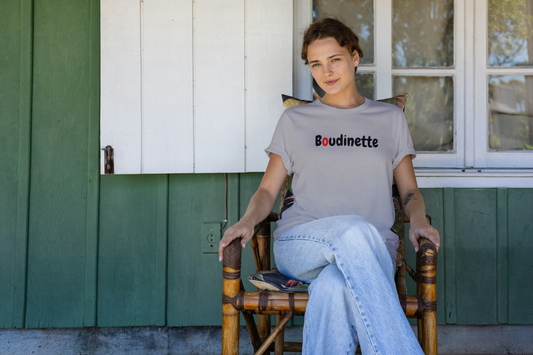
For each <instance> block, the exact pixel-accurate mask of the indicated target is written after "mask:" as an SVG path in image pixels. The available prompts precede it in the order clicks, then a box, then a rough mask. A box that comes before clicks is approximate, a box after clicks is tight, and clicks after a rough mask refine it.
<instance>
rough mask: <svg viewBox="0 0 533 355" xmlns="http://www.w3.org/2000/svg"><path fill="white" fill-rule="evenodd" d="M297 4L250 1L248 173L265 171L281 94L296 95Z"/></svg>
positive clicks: (247, 36)
mask: <svg viewBox="0 0 533 355" xmlns="http://www.w3.org/2000/svg"><path fill="white" fill-rule="evenodd" d="M292 23H293V5H292V2H291V1H287V0H271V1H256V0H249V1H247V2H246V29H245V56H246V61H245V63H246V74H245V75H246V78H245V83H246V171H247V172H252V171H265V168H266V166H267V164H268V158H267V156H266V154H265V153H264V149H265V148H266V147H267V146H268V145H269V144H270V140H271V138H272V134H273V133H274V128H275V127H276V123H277V122H278V119H279V117H280V115H281V113H282V112H283V103H282V100H281V94H286V95H292V48H293V45H292V42H293V41H292V32H293V30H292Z"/></svg>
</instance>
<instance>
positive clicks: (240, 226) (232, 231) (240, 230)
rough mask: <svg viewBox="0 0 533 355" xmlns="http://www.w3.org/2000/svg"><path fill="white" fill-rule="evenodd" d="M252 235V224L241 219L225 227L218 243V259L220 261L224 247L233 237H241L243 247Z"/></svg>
mask: <svg viewBox="0 0 533 355" xmlns="http://www.w3.org/2000/svg"><path fill="white" fill-rule="evenodd" d="M253 235H254V225H253V224H250V223H247V222H246V221H245V220H243V219H241V220H240V221H239V222H237V223H235V224H234V225H232V226H231V227H229V228H228V229H226V232H225V233H224V236H223V237H222V239H221V240H220V243H219V245H218V260H220V261H222V253H223V251H224V247H226V246H228V245H229V244H230V243H231V242H232V241H233V240H234V239H237V238H242V239H241V246H242V247H243V248H244V247H245V246H246V243H248V241H249V240H250V239H252V237H253Z"/></svg>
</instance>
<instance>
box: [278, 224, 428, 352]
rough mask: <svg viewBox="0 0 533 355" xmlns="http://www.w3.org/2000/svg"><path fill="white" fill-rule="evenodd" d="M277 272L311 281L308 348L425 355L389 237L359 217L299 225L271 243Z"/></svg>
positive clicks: (306, 325) (305, 349) (306, 331)
mask: <svg viewBox="0 0 533 355" xmlns="http://www.w3.org/2000/svg"><path fill="white" fill-rule="evenodd" d="M274 255H275V258H276V265H277V267H278V269H279V271H280V272H281V273H282V274H283V275H285V276H287V277H289V278H292V279H296V280H300V281H304V282H307V283H309V282H310V283H311V285H310V286H309V302H308V304H307V310H306V313H305V321H304V334H303V349H302V353H303V354H332V355H340V354H350V355H352V354H354V353H355V349H356V348H357V344H358V343H359V342H360V344H361V350H362V353H363V354H383V355H385V354H394V355H398V354H402V355H411V354H422V355H423V352H422V349H421V348H420V345H419V344H418V340H417V339H416V338H415V336H414V334H413V331H412V330H411V326H410V325H409V322H408V321H407V318H406V317H405V314H404V312H403V311H402V308H401V306H400V303H399V301H398V295H397V293H396V287H395V284H394V272H395V269H396V263H395V261H394V260H392V257H391V255H390V254H389V252H388V251H387V248H386V246H385V238H383V236H382V235H381V234H380V233H379V231H378V230H377V229H376V227H374V225H372V224H371V223H370V222H369V221H367V220H366V219H364V218H362V217H358V216H335V217H327V218H322V219H318V220H316V221H313V222H309V223H305V224H302V225H299V226H295V227H293V228H291V229H289V230H287V231H286V232H284V233H283V234H281V235H280V236H279V237H278V238H277V239H276V240H275V242H274Z"/></svg>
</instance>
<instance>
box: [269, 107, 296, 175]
mask: <svg viewBox="0 0 533 355" xmlns="http://www.w3.org/2000/svg"><path fill="white" fill-rule="evenodd" d="M286 122H287V116H286V114H285V113H283V114H282V115H281V118H280V119H279V121H278V124H277V126H276V129H275V131H274V135H273V136H272V142H271V143H270V145H269V146H268V147H267V148H266V149H265V153H266V154H267V155H268V157H269V158H270V155H271V153H274V154H277V155H279V156H280V157H281V160H282V161H283V165H284V166H285V169H287V175H292V163H293V162H292V159H291V158H290V154H289V151H290V149H289V146H290V141H289V140H288V138H287V137H289V136H290V134H289V132H288V129H287V127H286Z"/></svg>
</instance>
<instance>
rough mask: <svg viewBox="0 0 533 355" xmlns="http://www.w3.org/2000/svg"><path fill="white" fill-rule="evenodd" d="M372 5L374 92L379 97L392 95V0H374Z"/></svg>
mask: <svg viewBox="0 0 533 355" xmlns="http://www.w3.org/2000/svg"><path fill="white" fill-rule="evenodd" d="M374 6H375V8H374V31H375V35H374V40H375V41H376V46H375V48H376V51H375V52H374V53H376V59H375V61H376V67H377V69H378V70H377V72H376V78H375V86H376V89H375V92H376V97H377V98H378V99H381V98H385V97H391V96H392V0H375V2H374ZM363 50H364V49H363Z"/></svg>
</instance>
